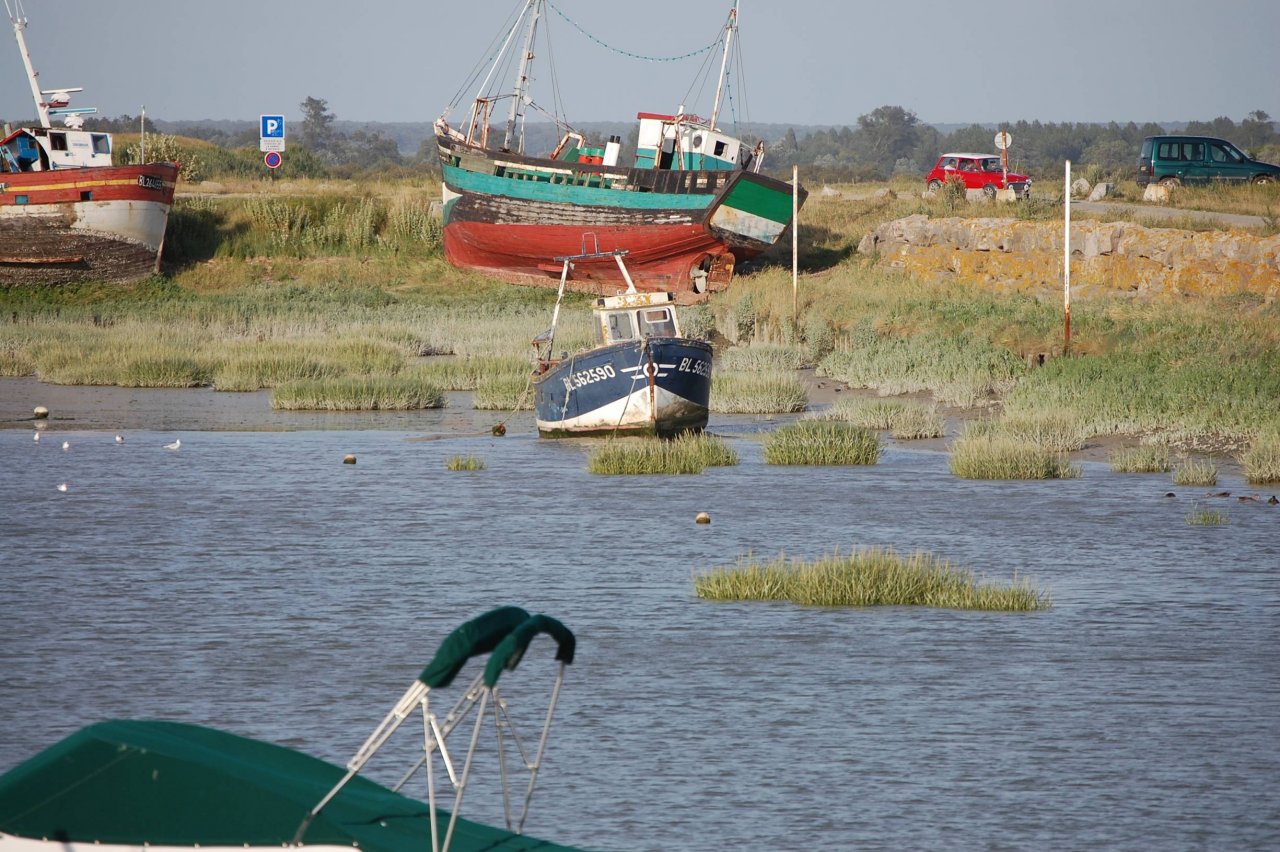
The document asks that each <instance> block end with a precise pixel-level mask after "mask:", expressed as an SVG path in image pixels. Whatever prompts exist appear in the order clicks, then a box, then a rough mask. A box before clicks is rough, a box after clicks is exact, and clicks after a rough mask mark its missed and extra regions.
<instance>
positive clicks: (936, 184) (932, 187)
mask: <svg viewBox="0 0 1280 852" xmlns="http://www.w3.org/2000/svg"><path fill="white" fill-rule="evenodd" d="M940 189H942V181H940V180H931V181H929V191H930V192H937V191H938V190H940Z"/></svg>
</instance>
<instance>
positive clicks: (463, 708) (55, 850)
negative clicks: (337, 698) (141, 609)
mask: <svg viewBox="0 0 1280 852" xmlns="http://www.w3.org/2000/svg"><path fill="white" fill-rule="evenodd" d="M541 634H545V635H547V636H549V637H550V638H551V639H552V640H554V642H555V649H556V650H555V660H556V661H557V662H558V663H559V666H558V671H557V674H556V676H555V680H554V681H553V683H552V686H551V695H550V698H549V700H548V702H547V706H546V709H545V717H544V716H543V713H542V708H535V709H536V710H537V711H538V712H537V713H536V716H537V717H538V718H545V721H543V722H542V725H541V728H542V730H541V732H540V735H539V736H538V738H537V739H536V749H533V748H531V747H528V746H526V744H525V742H526V741H523V740H521V738H520V736H519V730H518V728H517V726H516V724H515V722H516V718H517V716H518V715H519V714H518V712H517V708H514V707H513V706H512V704H511V702H510V701H509V700H508V699H507V698H506V697H504V696H502V695H500V694H499V691H498V680H499V678H500V677H501V676H502V675H503V674H504V672H508V671H511V670H513V669H515V667H516V665H517V664H518V663H519V662H520V660H521V658H522V657H523V656H524V655H525V652H526V650H528V648H529V645H530V643H531V642H532V641H533V640H534V639H535V637H537V636H539V635H541ZM575 645H576V640H575V638H574V635H573V633H572V632H570V631H569V629H568V628H566V627H565V626H564V625H563V624H561V623H560V622H559V621H557V620H555V619H554V618H550V617H548V616H545V615H530V614H529V613H528V612H526V611H525V610H523V609H521V608H520V607H514V606H507V607H499V608H497V609H494V610H490V611H489V612H487V613H484V614H483V615H480V616H478V617H477V618H474V619H472V620H471V621H468V622H466V623H465V624H463V625H462V626H460V627H458V628H457V629H456V630H454V631H453V632H452V633H450V634H449V636H448V637H447V638H446V639H445V641H444V642H443V643H442V644H441V645H440V648H439V649H438V650H437V651H436V654H435V656H434V657H433V658H432V660H431V662H430V663H429V664H428V665H427V667H426V668H425V669H423V671H422V673H421V674H420V675H419V676H418V678H417V679H416V680H414V681H413V683H412V684H411V685H410V686H409V688H408V690H406V692H405V693H404V695H403V696H402V697H401V698H400V700H399V701H397V702H396V703H395V705H394V707H393V708H392V709H391V711H390V712H389V713H388V714H387V715H386V716H385V717H384V718H383V720H382V722H381V723H380V724H379V725H378V726H377V727H376V728H375V729H374V731H373V733H372V734H371V735H370V736H369V737H368V739H366V740H365V743H364V745H363V746H361V747H360V749H359V750H358V751H357V752H356V753H355V755H354V756H353V757H352V758H351V760H350V761H348V762H347V765H346V768H345V769H344V768H343V767H339V766H336V765H334V764H331V763H326V762H325V761H322V760H319V759H316V758H314V757H310V756H309V755H306V754H303V753H301V752H298V751H294V750H293V749H289V748H285V747H283V746H279V745H273V744H271V743H266V742H262V741H259V740H253V739H249V738H247V737H241V736H237V735H235V734H230V733H227V732H224V731H219V730H215V729H213V728H207V727H202V726H199V725H189V724H181V723H177V722H165V721H149V720H148V721H140V720H112V721H107V722H100V723H98V724H96V725H90V726H89V727H87V728H84V729H82V730H80V731H78V732H76V733H74V734H72V735H71V736H69V737H67V738H66V739H64V740H62V741H61V742H59V743H56V744H54V745H53V746H50V747H49V748H48V749H45V750H44V751H42V752H40V753H39V754H37V755H35V756H34V757H32V758H30V759H28V760H27V761H25V762H23V763H21V764H19V765H18V766H16V767H14V768H13V769H11V770H10V771H8V772H6V773H5V774H3V775H0V852H138V850H142V849H149V850H151V852H191V850H193V849H204V850H206V852H210V850H212V852H246V851H247V852H267V850H274V851H275V852H279V850H280V849H282V848H284V849H289V848H295V849H300V848H302V847H303V846H305V847H306V848H307V849H309V850H313V852H343V850H345V852H351V850H352V849H363V850H365V852H426V850H432V852H448V850H452V852H501V850H507V852H531V850H539V852H573V850H572V849H571V848H570V847H567V846H559V845H556V844H554V843H550V842H547V841H545V840H539V839H537V838H533V837H528V836H526V835H524V834H523V827H524V822H525V818H526V817H527V815H528V812H529V803H530V800H531V798H532V796H533V792H534V787H535V784H536V781H537V776H538V770H539V768H540V766H541V764H542V760H543V757H544V754H545V749H546V745H547V735H548V732H549V730H550V727H551V719H552V715H553V712H554V710H555V706H556V702H557V699H558V697H559V693H560V688H561V685H562V684H563V681H564V673H565V667H566V666H567V665H569V664H570V663H572V662H573V657H574V650H575ZM482 654H489V657H488V660H487V662H486V663H485V665H484V669H483V671H481V672H479V673H478V674H476V675H475V676H474V678H473V679H472V681H471V684H470V687H469V688H468V689H467V690H466V691H465V692H464V693H462V695H461V696H460V697H457V698H456V700H453V701H451V702H448V703H446V704H445V705H444V706H445V707H448V708H450V709H448V711H447V712H443V708H440V707H439V706H438V702H436V695H437V693H439V692H440V691H442V690H444V689H445V688H446V687H448V686H449V685H450V684H451V683H452V682H453V680H454V678H455V677H456V676H457V675H458V674H459V673H460V672H461V671H462V670H463V668H464V666H466V665H467V663H468V662H469V661H470V660H471V659H472V658H473V657H476V656H479V655H482ZM455 694H456V693H455ZM517 703H519V702H517ZM419 714H421V716H420V722H419V724H417V725H411V726H410V728H411V729H416V730H418V731H421V732H422V736H423V740H422V742H421V748H420V749H418V750H416V753H417V754H418V755H420V756H419V757H417V760H416V763H414V764H413V765H412V766H411V767H410V768H409V769H408V771H407V772H406V773H405V774H404V775H403V777H402V778H401V780H400V782H399V783H398V784H397V785H396V786H395V787H394V788H388V787H384V786H382V785H381V784H378V783H375V782H374V781H371V780H369V779H368V778H366V777H364V776H362V775H360V774H359V773H360V772H361V770H362V769H364V768H365V766H366V765H367V764H368V763H369V761H370V759H371V758H372V757H373V756H374V755H375V753H377V752H378V751H379V749H381V748H382V746H384V745H385V744H386V743H387V741H388V740H389V739H390V737H391V735H392V734H394V733H395V732H396V730H397V729H399V728H400V727H401V725H403V724H404V723H405V722H406V721H410V720H411V719H414V718H415V717H418V716H419ZM468 719H473V720H474V727H473V729H472V731H470V732H464V733H462V734H460V737H461V738H462V744H461V745H462V747H461V749H459V750H457V751H458V753H456V754H452V755H451V753H450V745H451V744H450V742H449V735H450V733H451V732H452V731H454V730H457V729H458V728H459V726H460V725H461V724H462V723H463V722H464V721H466V720H468ZM485 729H488V730H496V731H497V737H498V741H497V756H498V764H499V765H498V773H497V774H498V776H499V778H500V781H501V784H502V798H503V810H504V813H505V816H506V827H505V828H497V827H494V826H489V825H484V824H482V823H478V822H472V821H470V820H466V819H462V818H461V817H459V816H458V811H459V809H460V807H461V805H462V798H463V792H464V790H465V789H466V786H467V781H468V780H469V776H470V775H471V772H472V768H473V762H474V761H475V758H476V751H477V743H478V740H479V734H480V732H481V731H482V730H485ZM528 742H530V743H533V742H535V741H534V740H529V741H528ZM508 764H511V765H510V766H509V765H508ZM423 776H424V777H425V781H426V784H425V787H426V793H427V800H426V802H423V801H421V800H418V799H413V798H410V797H409V796H407V795H405V794H404V793H402V792H400V790H401V788H403V787H404V786H405V784H406V783H407V782H408V781H410V780H411V779H414V778H420V777H423ZM513 782H519V783H518V785H517V784H515V783H513ZM517 786H518V787H519V789H513V788H514V787H517ZM446 797H447V804H448V805H449V808H448V809H445V808H444V807H442V803H441V802H440V801H439V800H441V799H444V798H446Z"/></svg>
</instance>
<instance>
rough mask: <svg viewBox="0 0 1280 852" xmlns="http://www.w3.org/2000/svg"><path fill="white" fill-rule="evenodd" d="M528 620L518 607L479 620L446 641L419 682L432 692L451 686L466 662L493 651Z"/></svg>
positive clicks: (455, 632)
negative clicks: (432, 690)
mask: <svg viewBox="0 0 1280 852" xmlns="http://www.w3.org/2000/svg"><path fill="white" fill-rule="evenodd" d="M528 620H529V613H527V612H525V611H524V610H523V609H521V608H520V607H518V606H500V607H498V608H497V609H491V610H489V611H488V612H486V613H485V614H484V615H479V616H476V617H475V618H473V619H471V620H470V621H468V622H467V623H466V624H464V625H462V626H461V627H459V628H458V629H457V630H455V631H453V632H452V633H450V634H449V635H448V636H446V637H445V640H444V641H443V642H441V643H440V647H439V648H438V649H437V650H436V655H435V656H434V657H432V658H431V662H430V663H427V667H426V668H425V669H423V670H422V674H420V675H418V680H420V681H422V682H423V683H425V684H426V685H427V686H429V687H431V688H432V689H439V688H441V687H445V686H448V685H449V684H451V683H453V679H454V678H455V677H457V674H458V672H460V671H462V667H463V666H464V665H466V663H467V660H469V659H471V658H472V657H474V656H476V655H477V654H487V653H488V652H490V651H492V650H493V649H494V647H496V646H497V644H498V643H499V642H501V641H502V640H503V639H505V638H506V637H507V634H508V633H510V632H511V631H512V630H515V629H516V628H517V627H519V626H520V625H521V624H522V623H523V622H525V621H528Z"/></svg>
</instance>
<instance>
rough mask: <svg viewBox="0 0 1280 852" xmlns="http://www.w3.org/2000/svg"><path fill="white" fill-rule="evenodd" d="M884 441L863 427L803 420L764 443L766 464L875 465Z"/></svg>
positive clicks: (785, 427) (776, 433)
mask: <svg viewBox="0 0 1280 852" xmlns="http://www.w3.org/2000/svg"><path fill="white" fill-rule="evenodd" d="M879 459H880V439H879V438H878V437H876V434H875V433H874V432H872V431H871V430H869V429H866V428H864V427H862V426H857V425H854V424H852V423H841V422H839V421H835V420H801V421H800V422H798V423H792V424H790V425H787V426H782V427H780V428H778V429H776V430H774V431H773V432H772V433H770V434H769V435H768V436H767V437H766V438H765V440H764V460H765V464H785V465H853V464H875V463H876V462H877V461H878V460H879Z"/></svg>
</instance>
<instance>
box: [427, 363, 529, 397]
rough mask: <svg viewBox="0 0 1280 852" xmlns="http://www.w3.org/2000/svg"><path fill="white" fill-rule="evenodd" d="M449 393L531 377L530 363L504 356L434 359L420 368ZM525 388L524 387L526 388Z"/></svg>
mask: <svg viewBox="0 0 1280 852" xmlns="http://www.w3.org/2000/svg"><path fill="white" fill-rule="evenodd" d="M419 369H421V370H422V373H423V375H425V376H429V377H430V378H431V381H432V382H434V383H435V384H438V385H440V387H442V388H444V389H445V390H454V391H467V390H475V389H476V388H477V387H479V385H480V384H481V383H482V382H491V381H493V380H496V379H512V380H514V379H517V378H518V379H520V381H521V382H524V381H525V380H527V379H528V377H529V369H530V368H529V360H528V359H527V358H524V359H522V358H512V357H506V356H500V355H475V356H469V357H461V358H460V357H445V358H433V359H431V360H430V361H428V362H427V363H425V364H423V365H421V367H420V368H419ZM522 386H523V385H522Z"/></svg>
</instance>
